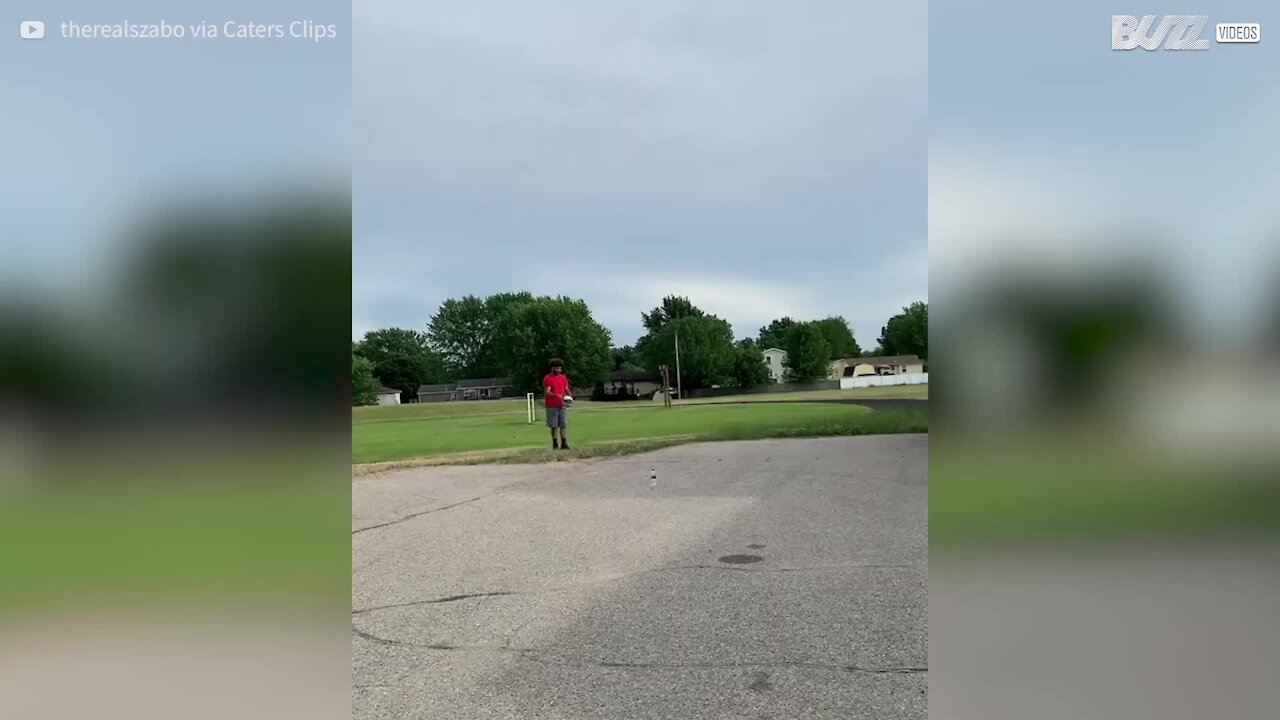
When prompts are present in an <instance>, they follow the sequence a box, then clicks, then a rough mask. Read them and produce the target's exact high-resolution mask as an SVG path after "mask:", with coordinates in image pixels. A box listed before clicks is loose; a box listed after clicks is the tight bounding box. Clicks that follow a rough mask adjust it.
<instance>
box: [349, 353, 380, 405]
mask: <svg viewBox="0 0 1280 720" xmlns="http://www.w3.org/2000/svg"><path fill="white" fill-rule="evenodd" d="M373 388H374V380H373V363H371V362H369V361H368V360H366V359H365V358H362V357H360V356H359V355H354V354H353V355H352V356H351V404H352V405H373V404H374V403H376V402H378V396H377V395H375V394H374V392H373Z"/></svg>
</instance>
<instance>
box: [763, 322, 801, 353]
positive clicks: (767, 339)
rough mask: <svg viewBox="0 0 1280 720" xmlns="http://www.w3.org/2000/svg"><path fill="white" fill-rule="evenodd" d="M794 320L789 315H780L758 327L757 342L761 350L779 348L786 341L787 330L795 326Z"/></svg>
mask: <svg viewBox="0 0 1280 720" xmlns="http://www.w3.org/2000/svg"><path fill="white" fill-rule="evenodd" d="M795 325H796V321H795V320H794V319H793V318H790V317H781V318H778V319H777V320H774V321H773V322H771V323H769V324H768V325H765V326H764V327H762V328H760V339H759V341H758V342H757V344H758V345H759V346H760V349H761V350H768V349H769V348H781V347H783V345H784V344H785V342H786V336H787V331H788V330H790V329H791V328H793V327H795Z"/></svg>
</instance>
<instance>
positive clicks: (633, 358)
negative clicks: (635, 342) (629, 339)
mask: <svg viewBox="0 0 1280 720" xmlns="http://www.w3.org/2000/svg"><path fill="white" fill-rule="evenodd" d="M609 354H610V355H611V356H612V357H613V371H615V372H616V371H619V370H627V371H636V372H639V371H643V370H644V365H643V364H642V361H641V359H640V355H639V354H638V353H637V352H636V349H635V347H633V346H631V345H624V346H622V347H620V348H613V349H612V350H610V351H609Z"/></svg>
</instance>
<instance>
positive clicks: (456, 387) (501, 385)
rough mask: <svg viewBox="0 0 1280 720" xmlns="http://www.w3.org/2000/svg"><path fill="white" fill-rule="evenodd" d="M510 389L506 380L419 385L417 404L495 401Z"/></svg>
mask: <svg viewBox="0 0 1280 720" xmlns="http://www.w3.org/2000/svg"><path fill="white" fill-rule="evenodd" d="M510 389H511V380H509V379H508V378H481V379H477V380H459V381H458V382H456V383H444V384H439V385H419V386H418V402H424V403H425V402H453V401H455V400H496V399H498V398H500V397H502V396H503V393H504V392H509V391H510Z"/></svg>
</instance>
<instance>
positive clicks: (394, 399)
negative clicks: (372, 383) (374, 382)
mask: <svg viewBox="0 0 1280 720" xmlns="http://www.w3.org/2000/svg"><path fill="white" fill-rule="evenodd" d="M373 394H374V395H376V396H377V398H378V404H379V405H399V404H400V391H399V390H395V389H393V388H389V387H383V386H381V385H379V386H378V387H376V388H374V389H373Z"/></svg>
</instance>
